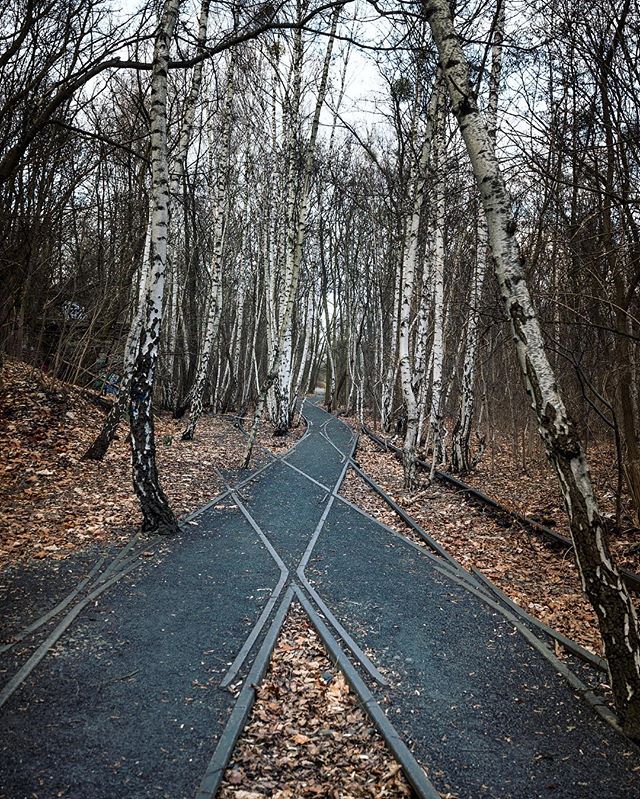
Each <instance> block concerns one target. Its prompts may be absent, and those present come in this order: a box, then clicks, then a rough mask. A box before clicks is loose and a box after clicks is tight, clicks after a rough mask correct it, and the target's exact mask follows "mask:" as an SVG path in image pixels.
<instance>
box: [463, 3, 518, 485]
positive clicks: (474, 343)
mask: <svg viewBox="0 0 640 799" xmlns="http://www.w3.org/2000/svg"><path fill="white" fill-rule="evenodd" d="M497 4H498V5H497V10H496V22H495V26H494V30H493V42H492V47H491V71H490V73H489V99H488V102H487V112H486V120H487V132H488V134H489V138H490V139H491V142H492V144H493V147H494V149H495V145H496V134H497V127H498V97H499V93H500V78H501V74H502V41H503V38H504V19H505V0H497ZM489 256H490V252H489V246H488V241H487V226H486V222H485V221H484V218H483V216H482V214H480V215H479V218H478V241H477V245H476V268H475V271H474V275H473V280H472V284H471V299H470V303H469V312H468V317H467V330H466V345H465V353H464V365H463V369H462V385H461V388H460V406H459V411H458V418H457V419H456V422H455V426H454V430H453V440H452V444H451V470H452V471H453V472H467V471H469V469H470V468H471V465H472V459H471V427H472V425H473V416H474V409H475V404H476V403H475V391H476V387H475V382H476V360H477V352H478V337H479V331H480V308H479V306H480V302H481V300H482V290H483V288H484V278H485V274H486V266H487V259H488V258H489Z"/></svg>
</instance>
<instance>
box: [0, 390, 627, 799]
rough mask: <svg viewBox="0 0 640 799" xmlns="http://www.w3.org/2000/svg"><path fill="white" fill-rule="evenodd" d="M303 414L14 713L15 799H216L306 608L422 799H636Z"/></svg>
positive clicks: (579, 704) (95, 618)
mask: <svg viewBox="0 0 640 799" xmlns="http://www.w3.org/2000/svg"><path fill="white" fill-rule="evenodd" d="M304 414H305V418H306V419H307V422H308V425H309V427H308V430H307V433H306V435H305V436H304V437H303V438H302V439H301V440H300V441H299V442H298V444H297V445H296V446H295V447H294V449H293V450H291V451H289V453H287V454H285V455H284V456H282V457H280V458H273V460H272V461H271V462H270V464H269V465H268V466H267V467H265V468H262V469H260V470H259V471H258V472H256V474H255V476H254V477H253V478H252V479H250V480H248V481H246V480H245V482H244V485H242V486H240V487H238V488H237V489H235V490H233V491H232V493H231V494H230V495H229V496H227V497H226V498H223V499H222V500H220V501H219V502H217V503H216V504H214V505H211V506H209V507H207V508H205V509H203V510H202V511H201V512H200V513H199V514H198V515H196V516H195V517H194V518H192V519H191V521H190V522H189V523H188V524H187V525H185V527H184V530H183V533H182V534H181V535H180V536H178V537H176V538H175V539H171V540H168V541H166V542H165V543H164V544H163V546H162V552H158V553H156V554H153V555H151V556H150V557H148V558H146V560H145V563H144V566H143V568H142V569H141V570H139V571H135V572H133V573H132V574H130V575H129V576H128V577H126V578H124V579H123V580H122V581H120V582H119V583H118V584H117V585H116V586H115V587H113V588H112V589H111V590H110V591H109V593H107V594H104V595H103V596H102V597H101V598H100V600H99V601H98V602H97V603H95V605H92V606H90V609H89V610H86V611H85V612H84V613H83V615H81V616H80V617H79V620H78V621H77V622H76V624H75V625H74V626H73V627H71V628H70V631H69V632H68V633H67V634H66V636H65V637H64V638H62V639H61V640H60V641H59V642H58V644H57V645H56V647H55V649H54V650H53V652H52V656H49V657H48V658H46V659H45V660H44V661H43V662H42V663H41V664H40V665H39V666H38V668H36V669H35V670H34V672H33V673H32V674H31V675H30V676H29V678H28V679H27V680H26V681H25V683H24V684H23V685H22V686H21V687H20V688H19V689H18V690H17V691H16V692H15V694H13V695H12V696H11V697H10V699H9V700H8V701H7V703H6V705H5V706H4V708H3V710H2V713H3V715H2V718H1V720H0V738H1V739H2V741H3V744H2V751H1V752H0V755H1V760H2V766H1V771H0V795H3V796H6V797H11V799H19V797H32V796H36V797H53V796H73V797H85V796H91V797H96V798H98V799H102V798H103V797H104V799H107V797H109V799H115V797H151V796H153V797H171V799H176V797H192V796H193V795H194V794H196V795H197V796H198V797H199V799H205V798H206V797H213V796H214V795H215V793H216V791H217V788H218V785H219V781H220V779H221V776H222V773H223V769H224V766H225V764H226V762H227V759H228V757H229V755H230V752H231V751H232V748H233V745H234V743H235V740H236V738H237V736H238V734H239V733H240V732H241V729H242V726H243V724H244V721H245V719H246V717H247V714H248V712H249V710H250V707H251V701H252V697H253V685H255V684H256V683H257V682H259V680H260V679H261V675H262V673H263V672H264V669H265V668H266V666H267V664H268V660H269V656H270V652H271V649H272V646H273V644H274V642H275V640H276V638H277V635H278V632H279V629H280V627H281V624H282V621H283V619H284V616H285V614H286V611H287V609H288V607H289V604H290V603H291V602H292V601H294V598H295V597H297V599H298V600H299V601H300V602H301V603H302V604H303V605H304V606H305V608H306V609H307V612H308V613H309V615H310V617H311V620H312V622H313V623H314V624H315V625H316V627H317V628H318V629H319V631H320V632H321V634H323V637H324V640H325V643H328V644H329V646H330V648H332V654H333V655H334V657H336V658H338V659H339V662H340V664H341V665H342V666H343V668H345V670H346V671H347V676H348V677H349V679H350V680H351V681H352V684H354V685H355V687H356V690H358V692H359V693H360V697H361V700H362V701H363V702H364V703H365V704H366V706H367V708H368V709H369V710H370V712H371V713H372V714H373V715H374V716H376V717H377V719H378V721H379V723H380V724H381V725H382V727H383V730H382V731H383V734H385V736H386V737H387V739H388V740H389V741H390V743H391V746H392V748H394V751H395V752H396V754H397V755H398V757H399V758H400V760H401V761H402V763H403V765H404V766H405V769H406V770H407V771H408V772H409V776H410V778H411V779H412V782H413V783H414V786H415V787H416V790H417V792H418V794H420V795H421V796H426V797H435V796H437V794H436V792H435V791H434V789H433V788H432V787H431V786H430V784H429V782H428V781H427V780H425V778H424V775H423V774H422V772H421V769H420V768H419V766H418V765H417V763H420V764H421V765H422V766H424V768H426V769H427V770H428V773H429V775H430V778H431V780H432V781H433V782H434V783H435V784H436V785H437V787H438V789H439V790H440V791H443V792H450V793H451V794H452V795H453V796H459V797H473V798H474V799H475V797H480V796H489V797H495V799H498V797H504V798H505V799H506V797H523V799H524V798H525V797H526V799H530V798H531V797H538V796H540V797H542V796H544V797H547V796H554V795H555V796H562V797H575V798H576V799H578V797H579V799H586V798H587V797H591V796H593V797H596V796H598V797H600V796H616V797H620V799H622V798H623V797H632V796H633V797H636V796H637V795H638V791H639V787H640V777H639V774H638V771H635V772H634V769H638V768H639V764H640V759H639V758H638V756H637V754H636V753H635V751H631V747H630V746H629V745H628V744H627V742H626V741H625V740H624V739H623V738H622V737H621V736H619V735H618V734H617V733H616V732H615V731H614V730H613V729H612V728H611V727H609V726H608V725H607V724H606V723H605V722H603V721H602V720H601V719H600V718H599V717H598V716H596V714H595V713H594V712H593V710H592V708H591V707H590V706H589V705H587V704H586V703H585V702H583V701H582V700H581V699H579V698H577V697H576V695H575V692H574V691H573V690H572V689H571V688H570V686H569V685H568V683H567V682H566V681H565V680H564V678H562V677H560V676H559V675H558V674H556V672H555V671H554V669H553V667H552V666H551V665H550V663H549V662H548V660H546V659H545V658H544V657H542V656H541V655H540V654H539V653H538V652H537V651H536V650H535V649H533V648H532V647H531V646H530V645H529V644H528V643H527V642H526V641H525V640H524V639H523V638H522V637H521V636H520V635H519V634H518V633H517V632H516V631H515V628H514V627H513V625H512V624H510V622H509V621H508V620H507V618H506V617H505V615H504V613H503V612H500V610H499V609H497V608H496V607H492V606H491V605H490V604H487V601H486V599H484V600H483V598H482V596H481V594H480V593H479V590H478V589H479V586H478V584H477V583H475V582H474V580H473V578H472V577H471V576H470V575H468V574H467V573H466V572H464V571H463V570H461V569H460V567H458V566H457V565H456V564H455V563H454V564H451V563H450V562H447V561H443V560H438V559H436V558H435V557H434V556H433V555H432V554H430V553H428V552H425V551H423V550H420V549H419V548H417V547H416V546H415V545H414V544H412V543H411V542H410V541H408V540H406V539H404V538H402V537H400V536H398V535H396V534H394V533H393V532H392V531H389V530H388V529H386V528H385V527H384V526H383V525H380V524H379V523H378V522H376V521H375V520H373V519H371V518H370V517H368V516H367V515H366V514H364V513H363V512H362V511H360V510H359V509H357V508H355V507H354V506H352V505H351V504H350V503H348V502H347V501H345V500H343V499H342V498H341V497H339V495H338V488H339V486H340V483H341V482H342V479H343V477H344V473H345V471H346V469H347V468H348V465H349V458H350V456H351V455H352V452H353V448H354V445H355V438H354V436H353V434H352V432H351V430H350V429H349V428H348V427H347V426H346V425H344V424H343V423H342V422H340V421H339V420H337V419H336V418H334V417H332V416H330V415H329V414H327V413H325V412H324V411H322V410H321V409H320V408H318V407H316V406H314V405H312V404H310V403H305V406H304ZM237 478H238V474H234V473H231V472H229V473H227V474H226V475H225V479H226V480H227V481H228V482H229V483H233V482H235V481H236V480H237ZM318 611H320V613H321V614H322V616H323V617H324V620H323V619H322V618H320V616H319V613H318ZM325 624H326V626H325ZM328 627H332V628H333V633H332V632H330V631H329V629H328ZM334 635H335V636H336V637H337V638H338V639H341V641H340V643H338V642H337V641H336V638H334V637H333V636H334ZM354 639H355V640H354ZM347 650H350V651H351V653H352V654H351V656H350V658H351V660H350V661H349V659H348V658H347V656H346V654H345V652H346V651H347ZM365 652H366V653H367V654H365ZM229 687H231V688H232V689H239V694H238V695H237V696H236V695H235V694H234V692H232V691H231V690H229ZM381 706H384V707H385V708H386V718H385V716H384V714H382V713H381V711H380V707H381ZM391 722H392V723H393V725H394V727H395V729H394V728H393V727H391ZM396 730H397V733H396ZM402 739H404V741H406V742H407V743H410V745H411V747H412V751H413V756H412V755H411V754H410V753H409V750H408V749H407V747H406V746H405V745H404V744H403V743H402ZM414 757H415V759H414ZM416 760H417V763H416Z"/></svg>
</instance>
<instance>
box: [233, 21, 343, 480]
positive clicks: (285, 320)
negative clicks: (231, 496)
mask: <svg viewBox="0 0 640 799" xmlns="http://www.w3.org/2000/svg"><path fill="white" fill-rule="evenodd" d="M340 11H341V7H340V6H336V8H335V9H334V11H333V15H332V19H331V29H330V32H329V38H328V41H327V49H326V52H325V58H324V64H323V67H322V76H321V78H320V85H319V86H318V96H317V98H316V104H315V110H314V115H313V121H312V123H311V133H310V136H309V141H308V142H307V147H306V153H305V160H304V166H303V172H302V186H301V188H300V198H299V201H298V202H299V207H298V218H297V221H296V223H295V225H294V224H293V214H292V213H291V215H290V216H289V219H288V220H287V221H288V227H289V230H288V241H287V254H286V259H287V266H286V268H285V287H286V292H285V295H284V296H285V304H284V312H283V314H282V317H281V321H280V325H279V331H278V340H277V341H276V344H275V350H274V352H273V354H272V360H271V363H270V365H269V371H268V373H267V376H266V378H265V381H264V385H263V387H262V389H261V391H260V394H259V396H258V402H257V404H256V411H255V415H254V419H253V424H252V426H251V431H250V433H249V437H248V440H247V450H246V452H245V458H244V466H245V468H246V467H248V465H249V462H250V461H251V453H252V452H253V445H254V443H255V439H256V436H257V434H258V427H259V425H260V420H261V419H262V414H263V412H264V406H265V403H266V399H267V393H268V392H269V390H270V389H271V387H272V386H273V385H274V384H275V382H276V380H277V379H278V376H279V374H280V367H281V363H282V359H283V355H284V354H285V342H286V341H287V335H288V334H290V327H291V323H292V320H293V310H294V305H295V300H296V295H297V293H298V280H299V276H300V265H301V263H302V252H303V247H304V241H305V235H306V231H307V215H308V213H309V194H310V180H311V168H312V166H313V157H314V153H315V146H316V140H317V137H318V127H319V125H320V112H321V111H322V106H323V105H324V101H325V98H326V95H327V88H328V82H329V66H330V64H331V53H332V52H333V43H334V40H335V33H336V28H337V25H338V17H339V16H340ZM299 34H300V36H301V35H302V32H301V31H299ZM299 46H300V49H301V48H302V41H301V40H300V45H299ZM298 58H299V59H300V67H301V66H302V61H301V59H302V52H300V54H299V56H298ZM298 71H299V70H295V72H294V80H295V81H296V82H298V81H299V80H301V75H299V74H297V73H298ZM295 91H296V93H297V92H298V91H299V87H297V88H296V89H295ZM292 166H293V165H292ZM291 183H293V180H292V179H291ZM287 205H288V209H291V210H292V208H293V206H292V204H291V203H290V202H288V203H287ZM280 389H281V390H276V398H279V399H280V401H282V402H283V401H284V390H282V386H280ZM286 400H287V414H289V409H290V394H289V390H287V397H286ZM276 413H277V418H279V419H280V418H281V417H282V413H281V412H279V411H276ZM281 432H282V431H281ZM284 432H286V431H284Z"/></svg>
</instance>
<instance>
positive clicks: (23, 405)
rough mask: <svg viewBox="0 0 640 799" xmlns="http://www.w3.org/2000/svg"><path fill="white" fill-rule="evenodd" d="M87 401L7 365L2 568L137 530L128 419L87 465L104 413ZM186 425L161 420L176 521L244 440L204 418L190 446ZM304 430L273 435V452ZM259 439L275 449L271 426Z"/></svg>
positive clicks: (0, 428) (208, 490)
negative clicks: (103, 452)
mask: <svg viewBox="0 0 640 799" xmlns="http://www.w3.org/2000/svg"><path fill="white" fill-rule="evenodd" d="M91 400H92V396H91V394H89V393H88V392H84V394H83V393H82V392H81V391H80V390H79V389H77V388H76V387H73V386H70V385H68V384H65V383H62V382H60V381H55V380H52V379H51V378H48V377H46V376H43V375H42V374H41V373H40V372H39V371H37V370H34V369H32V368H31V367H29V366H27V365H25V364H23V363H20V362H16V361H8V362H7V364H6V366H5V370H4V386H3V389H2V391H1V392H0V568H2V567H3V566H7V565H8V564H11V563H25V562H29V561H32V560H33V559H42V558H53V559H57V558H64V557H66V556H67V555H68V554H69V553H70V552H73V551H76V550H78V549H82V548H85V547H88V546H90V545H91V544H93V543H95V542H99V543H119V542H123V541H125V540H128V539H129V538H130V537H131V534H132V532H133V530H134V528H135V527H136V525H138V524H139V522H140V514H139V511H138V503H137V500H136V497H135V495H134V493H133V489H132V485H131V467H130V452H129V441H128V434H127V428H126V422H123V423H122V424H121V429H120V431H119V434H118V438H117V440H116V441H115V442H114V443H113V444H112V446H111V448H110V450H109V452H108V453H107V456H106V457H105V459H104V460H103V461H102V462H100V463H96V462H94V461H83V460H82V455H83V453H84V452H85V450H86V449H87V447H88V446H89V444H90V443H91V441H92V440H93V438H94V436H95V434H96V432H97V431H98V430H99V428H100V425H101V423H102V420H103V419H104V415H105V411H104V410H102V409H101V408H100V407H98V406H97V405H96V404H95V402H93V401H91ZM183 427H184V420H176V419H173V418H171V416H170V415H169V414H166V413H161V414H158V415H157V416H156V421H155V432H156V444H157V457H158V470H159V473H160V479H161V484H162V486H163V488H164V490H165V492H166V493H167V496H168V497H169V501H170V502H171V505H172V507H173V509H174V511H175V512H176V514H177V515H178V516H182V515H184V514H185V513H187V512H189V511H191V510H194V509H195V508H197V507H199V506H200V505H202V504H204V503H205V502H207V501H208V500H209V499H211V498H212V497H213V496H215V495H216V494H218V493H219V492H220V490H221V485H220V480H219V477H218V476H217V475H216V472H215V468H216V467H218V468H220V467H224V468H227V469H230V468H234V467H239V466H240V464H241V459H242V454H243V449H244V438H243V436H242V435H241V433H240V432H239V431H238V430H236V429H234V427H233V426H232V425H231V424H230V423H229V421H226V420H224V419H220V418H217V417H215V416H203V417H202V418H201V419H200V422H199V424H198V429H197V432H196V437H195V440H194V441H189V442H183V441H181V440H180V434H181V432H182V429H183ZM302 430H303V427H302V426H300V428H298V429H297V430H294V432H293V433H292V434H290V435H289V436H287V437H285V438H278V439H273V440H274V441H276V442H277V450H278V451H279V452H282V451H283V450H284V449H286V448H288V447H290V446H291V444H292V442H293V441H294V440H295V439H296V438H297V437H298V436H299V435H300V434H301V433H302ZM263 443H265V444H270V443H271V436H270V435H269V431H268V430H265V432H264V434H263ZM258 457H264V456H258Z"/></svg>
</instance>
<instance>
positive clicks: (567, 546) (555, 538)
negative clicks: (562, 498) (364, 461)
mask: <svg viewBox="0 0 640 799" xmlns="http://www.w3.org/2000/svg"><path fill="white" fill-rule="evenodd" d="M362 431H363V432H364V433H365V434H366V435H367V436H368V438H370V439H371V441H373V442H374V444H376V445H377V446H378V447H379V448H380V449H381V450H385V451H388V452H392V453H393V454H394V455H395V456H396V457H397V458H398V459H399V460H401V459H402V450H401V449H400V448H399V447H396V446H395V445H394V444H391V443H390V442H388V441H385V439H383V438H382V437H381V436H379V435H377V433H374V432H373V430H370V429H369V428H368V427H367V426H366V425H362ZM417 464H418V466H419V467H420V468H421V469H424V470H426V471H430V469H431V465H430V464H428V463H426V462H425V461H423V460H421V459H418V460H417ZM435 475H436V477H437V479H438V480H440V482H442V483H444V484H445V485H448V486H452V487H453V488H455V489H457V490H458V491H459V492H460V493H463V494H465V496H466V497H467V498H468V499H470V500H471V501H473V502H475V503H476V504H478V505H480V506H482V507H484V508H489V510H490V511H492V512H493V513H495V514H497V515H500V516H501V517H502V518H505V517H507V518H508V519H511V520H513V521H514V522H517V524H519V525H520V526H521V527H524V528H525V529H527V530H529V531H531V532H533V533H535V534H536V535H538V536H540V538H542V539H543V540H544V541H546V543H548V544H549V545H550V546H554V547H557V548H561V549H563V550H565V551H566V550H571V551H573V542H572V541H571V539H570V538H567V537H566V536H564V535H561V534H560V533H557V532H556V531H555V530H552V529H551V528H549V527H546V526H545V525H544V524H540V522H537V521H535V520H534V519H529V518H528V517H527V516H524V515H523V514H522V513H518V511H514V510H511V509H509V508H505V507H504V505H501V504H500V503H499V502H498V501H497V500H495V499H493V497H490V496H489V495H488V494H485V493H484V491H480V490H479V489H477V488H474V487H473V486H470V485H468V484H467V483H465V482H463V481H462V480H460V479H458V478H457V477H454V476H453V475H452V474H449V472H443V471H440V470H437V469H436V472H435ZM620 573H621V575H622V578H623V580H624V582H625V584H626V586H627V588H628V589H629V590H630V591H633V592H634V593H636V594H640V574H636V573H635V572H632V571H630V570H629V569H625V568H621V569H620Z"/></svg>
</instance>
